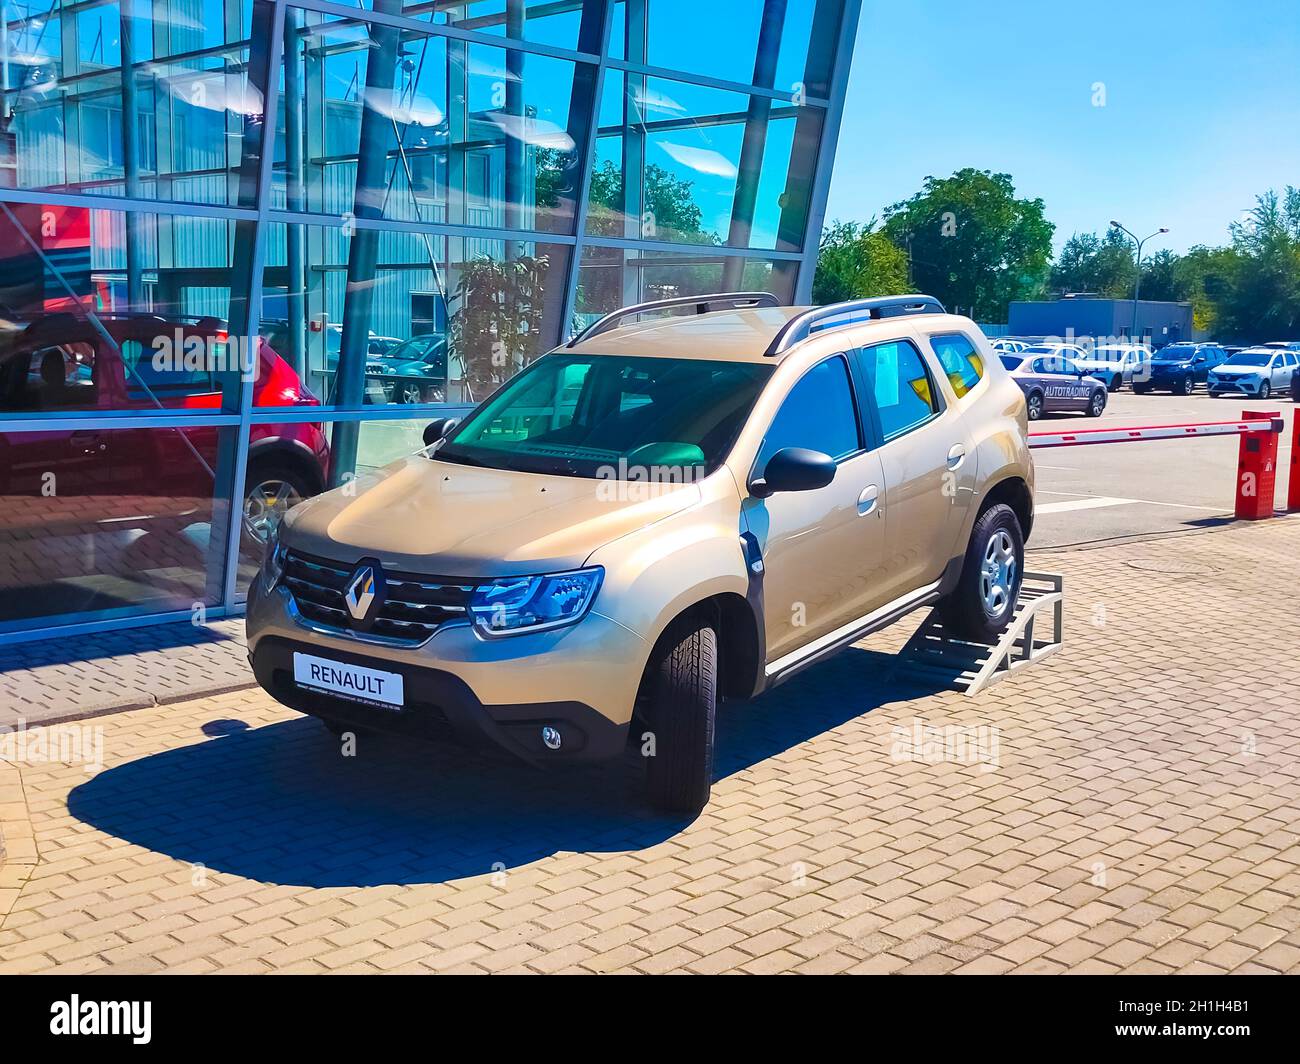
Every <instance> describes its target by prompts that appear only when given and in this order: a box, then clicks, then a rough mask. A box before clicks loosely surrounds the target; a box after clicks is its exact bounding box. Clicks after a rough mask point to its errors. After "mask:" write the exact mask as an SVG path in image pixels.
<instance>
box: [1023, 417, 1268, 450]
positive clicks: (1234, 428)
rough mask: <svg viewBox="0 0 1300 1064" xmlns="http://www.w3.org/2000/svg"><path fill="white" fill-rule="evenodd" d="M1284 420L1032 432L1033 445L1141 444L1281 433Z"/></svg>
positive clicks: (1030, 441)
mask: <svg viewBox="0 0 1300 1064" xmlns="http://www.w3.org/2000/svg"><path fill="white" fill-rule="evenodd" d="M1282 425H1283V419H1282V418H1280V417H1275V418H1261V419H1260V420H1258V421H1202V422H1198V423H1193V424H1185V425H1146V426H1138V427H1136V428H1114V429H1112V428H1105V429H1078V430H1076V431H1073V432H1031V433H1030V434H1029V446H1030V447H1034V448H1037V447H1082V446H1085V445H1087V444H1092V443H1138V442H1141V441H1144V440H1185V439H1190V438H1192V437H1199V436H1244V435H1246V434H1247V433H1251V432H1281V431H1282Z"/></svg>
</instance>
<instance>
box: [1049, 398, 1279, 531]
mask: <svg viewBox="0 0 1300 1064" xmlns="http://www.w3.org/2000/svg"><path fill="white" fill-rule="evenodd" d="M1251 409H1253V410H1276V411H1280V412H1281V414H1282V416H1283V417H1284V418H1285V419H1286V431H1284V432H1283V434H1282V439H1281V440H1280V441H1279V446H1278V471H1279V474H1278V478H1277V484H1276V494H1275V505H1276V506H1278V507H1281V506H1282V505H1283V504H1284V502H1285V499H1286V470H1287V469H1288V463H1289V462H1290V454H1291V430H1292V425H1293V420H1292V419H1293V418H1294V417H1295V416H1296V405H1295V404H1294V403H1293V402H1291V400H1290V398H1288V397H1285V396H1283V397H1282V398H1280V399H1279V398H1278V397H1277V396H1274V397H1273V398H1272V399H1270V400H1268V401H1267V402H1259V401H1258V400H1254V399H1245V398H1242V397H1241V396H1234V397H1232V398H1228V399H1211V398H1210V397H1209V396H1208V395H1206V394H1204V392H1197V393H1196V394H1195V395H1191V396H1187V397H1184V396H1172V395H1154V394H1147V395H1134V394H1133V393H1132V392H1131V391H1128V390H1127V389H1125V390H1122V391H1119V392H1115V393H1113V394H1112V395H1111V396H1110V401H1109V402H1108V404H1107V408H1106V413H1105V414H1103V415H1102V416H1101V417H1100V418H1098V419H1095V420H1094V419H1092V418H1088V417H1085V416H1084V415H1082V414H1061V415H1055V416H1052V417H1047V418H1044V419H1043V420H1042V421H1039V422H1036V423H1035V424H1033V425H1031V426H1030V431H1031V432H1047V431H1052V430H1060V429H1062V428H1064V427H1066V426H1069V427H1071V428H1080V429H1085V428H1100V427H1103V426H1126V427H1127V426H1139V425H1172V424H1179V423H1186V422H1196V421H1232V420H1235V419H1236V418H1238V417H1240V416H1241V413H1242V411H1243V410H1251ZM1237 448H1238V437H1236V436H1221V437H1209V438H1206V439H1199V440H1198V439H1187V440H1181V439H1180V440H1161V441H1153V442H1149V443H1119V444H1105V445H1098V446H1091V447H1062V448H1052V449H1050V450H1038V451H1035V452H1034V466H1035V469H1036V470H1037V474H1038V476H1037V491H1036V493H1035V494H1036V500H1037V507H1038V516H1037V518H1036V520H1035V527H1034V534H1033V540H1032V541H1031V546H1032V547H1034V548H1043V547H1060V546H1068V545H1075V544H1082V543H1093V542H1098V541H1103V540H1114V539H1121V538H1124V537H1129V536H1142V535H1150V534H1152V533H1161V532H1176V531H1185V530H1188V529H1194V528H1199V527H1205V526H1207V525H1213V524H1219V523H1222V522H1223V521H1225V520H1229V519H1231V517H1232V511H1233V505H1234V499H1235V495H1234V492H1235V484H1236V472H1237Z"/></svg>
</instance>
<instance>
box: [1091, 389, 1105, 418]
mask: <svg viewBox="0 0 1300 1064" xmlns="http://www.w3.org/2000/svg"><path fill="white" fill-rule="evenodd" d="M1105 409H1106V393H1105V392H1093V393H1092V398H1091V399H1089V400H1088V416H1089V417H1101V415H1102V413H1103V412H1104V411H1105Z"/></svg>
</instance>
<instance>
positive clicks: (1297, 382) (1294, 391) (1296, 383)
mask: <svg viewBox="0 0 1300 1064" xmlns="http://www.w3.org/2000/svg"><path fill="white" fill-rule="evenodd" d="M1291 402H1293V403H1300V373H1297V374H1296V375H1295V376H1294V377H1292V378H1291Z"/></svg>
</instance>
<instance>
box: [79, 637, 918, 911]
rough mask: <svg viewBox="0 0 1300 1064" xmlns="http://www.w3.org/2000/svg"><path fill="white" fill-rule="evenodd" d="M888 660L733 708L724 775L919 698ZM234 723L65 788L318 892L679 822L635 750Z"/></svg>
mask: <svg viewBox="0 0 1300 1064" xmlns="http://www.w3.org/2000/svg"><path fill="white" fill-rule="evenodd" d="M892 660H893V659H892V658H890V657H889V656H888V655H882V654H878V653H875V652H872V651H867V650H860V649H856V648H854V649H852V650H850V651H847V652H845V653H843V654H840V655H839V656H838V657H837V658H835V659H834V660H833V661H830V662H827V663H826V664H824V665H821V666H819V667H817V668H813V669H810V670H809V671H808V672H806V673H804V674H802V675H801V676H799V677H796V678H795V679H793V680H791V681H790V682H789V683H788V684H786V685H784V686H782V687H780V688H778V689H777V690H775V691H772V692H770V693H769V694H767V695H765V696H764V697H762V698H760V699H756V700H755V701H753V702H737V703H727V704H726V705H725V706H723V707H722V708H721V710H720V713H719V723H718V747H717V759H716V773H715V777H716V778H718V779H722V778H724V777H726V776H730V775H733V774H735V773H737V772H740V771H742V770H743V769H745V768H747V767H748V766H750V765H753V764H755V763H757V762H759V761H763V760H766V759H768V758H770V757H773V756H774V755H777V754H780V753H781V752H783V751H785V750H788V749H790V748H791V747H793V746H796V745H798V744H799V743H801V742H804V741H805V740H807V739H809V738H810V737H812V736H814V735H817V734H819V733H821V732H823V731H826V730H828V729H830V728H834V727H837V726H838V725H840V724H843V723H845V722H846V721H848V720H851V719H853V718H854V717H857V716H860V715H862V714H863V713H867V712H869V711H870V710H872V709H875V708H876V707H877V706H880V705H882V704H884V703H886V702H888V701H891V700H893V699H895V698H898V697H909V696H910V695H914V694H915V693H916V692H915V691H914V690H908V691H904V688H902V687H899V686H895V685H892V684H889V683H887V682H885V681H884V677H885V670H886V669H887V668H888V664H889V663H890V662H892ZM239 723H240V722H238V721H230V720H227V719H221V720H217V719H216V718H214V721H212V722H208V723H207V724H205V725H204V728H203V729H202V730H201V731H200V732H199V734H196V736H195V738H196V739H199V740H200V741H197V742H195V743H193V744H191V745H187V746H182V747H178V748H175V749H170V750H166V751H163V752H162V753H158V754H152V755H149V756H146V757H141V758H138V759H136V760H133V761H128V762H126V763H124V764H121V765H117V766H115V767H112V768H109V769H106V770H105V771H103V772H101V773H99V774H98V775H97V776H95V777H94V778H93V779H91V780H89V781H87V782H86V783H84V784H82V785H81V786H78V787H77V788H75V789H74V790H73V791H72V793H71V794H70V795H69V797H68V809H69V811H70V812H71V813H72V815H73V816H75V817H77V818H78V819H79V820H81V821H83V822H84V823H86V824H89V825H91V826H93V827H95V828H97V829H98V830H100V831H103V832H106V833H108V834H110V835H113V836H115V837H117V838H120V839H122V840H124V841H126V842H129V843H132V844H134V845H138V846H142V847H145V848H147V849H149V850H153V851H155V852H158V853H163V854H166V855H168V856H170V857H173V858H175V859H176V860H179V861H184V862H188V863H192V864H201V865H203V866H205V867H206V868H208V869H209V870H211V871H213V872H218V873H222V872H224V873H231V874H235V875H239V876H243V877H246V878H249V879H254V880H258V881H261V882H267V883H280V884H295V885H302V886H311V887H337V886H374V885H379V884H410V883H428V882H437V881H443V880H450V879H459V878H462V877H465V876H474V875H483V874H487V873H491V872H493V871H504V870H509V869H512V868H517V867H519V866H521V865H524V864H527V863H529V862H531V861H535V860H538V859H540V858H543V857H547V856H550V855H552V854H555V853H557V852H561V851H582V852H592V851H594V852H620V851H628V850H631V851H635V850H639V849H643V848H646V847H649V846H653V845H655V844H656V843H659V842H662V841H664V840H665V839H668V838H670V837H672V836H673V835H674V834H676V833H677V832H678V831H680V830H681V829H682V828H683V827H684V826H685V825H686V821H684V820H682V819H670V818H666V817H664V816H663V815H659V814H655V813H654V812H653V811H651V810H649V809H648V808H647V807H646V806H645V804H644V802H643V799H642V794H641V787H640V774H639V772H638V769H639V765H637V764H636V761H637V755H636V752H635V751H630V752H629V754H628V756H627V758H626V759H624V760H623V761H619V762H613V763H610V764H607V765H600V766H591V767H583V768H577V767H571V768H568V769H560V770H557V771H554V772H549V771H543V770H541V769H536V768H533V767H530V766H528V765H525V764H523V763H521V762H518V761H515V760H513V759H511V758H508V757H506V756H504V755H497V754H492V753H481V752H477V751H472V750H466V749H463V748H461V747H458V746H453V745H442V744H421V743H417V742H411V741H407V740H402V739H397V738H388V737H379V736H373V737H372V736H368V735H365V736H361V737H360V738H359V739H358V743H357V751H356V756H353V757H344V756H342V754H341V751H340V744H339V741H338V740H337V739H335V738H334V737H333V736H332V735H330V734H329V732H327V731H326V730H325V729H324V728H323V727H322V726H321V725H320V724H319V723H318V722H316V721H314V720H312V719H310V718H306V717H304V718H301V719H295V720H290V721H284V722H280V723H276V724H271V725H266V726H264V727H260V728H247V729H244V728H240V727H239V726H238V725H239ZM203 732H206V733H207V734H209V735H211V736H213V737H211V738H207V739H200V734H202V733H203ZM881 741H882V747H881V749H882V757H883V756H885V754H886V753H887V751H888V740H887V738H886V737H882V740H881ZM109 743H110V746H109V751H108V752H109V754H110V756H111V737H110V738H109ZM868 770H869V766H864V773H865V772H867V771H868Z"/></svg>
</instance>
